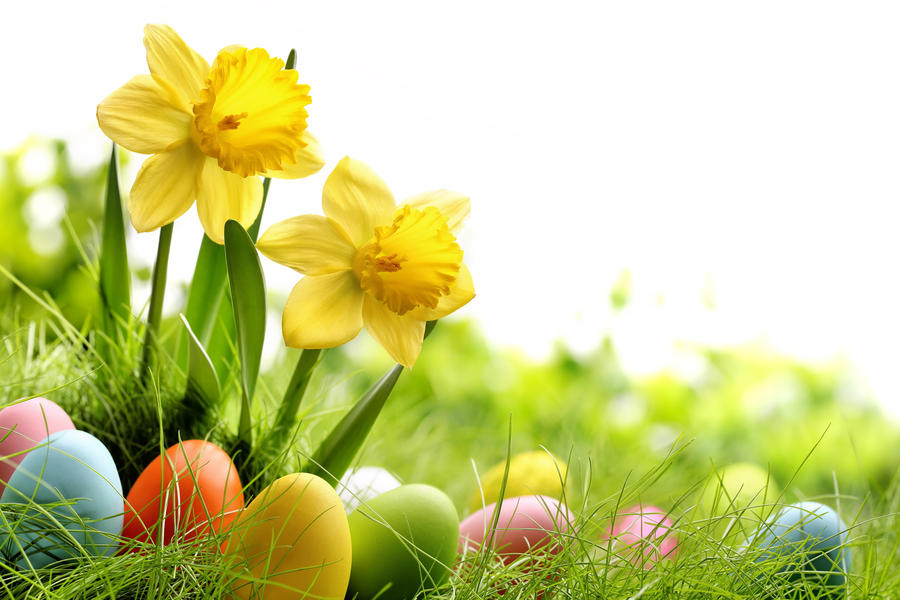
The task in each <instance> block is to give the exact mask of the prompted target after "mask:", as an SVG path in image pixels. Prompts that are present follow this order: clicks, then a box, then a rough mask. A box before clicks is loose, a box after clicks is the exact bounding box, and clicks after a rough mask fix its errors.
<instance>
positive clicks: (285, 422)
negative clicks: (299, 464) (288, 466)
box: [269, 348, 322, 448]
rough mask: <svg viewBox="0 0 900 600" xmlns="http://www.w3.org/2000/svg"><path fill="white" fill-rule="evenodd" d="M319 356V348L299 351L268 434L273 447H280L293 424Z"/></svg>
mask: <svg viewBox="0 0 900 600" xmlns="http://www.w3.org/2000/svg"><path fill="white" fill-rule="evenodd" d="M321 356H322V350H321V349H319V348H312V349H306V350H303V351H302V352H301V353H300V357H299V358H298V359H297V366H296V367H294V374H293V375H292V376H291V381H290V383H288V386H287V389H286V390H285V392H284V398H283V399H282V400H281V406H279V407H278V415H277V416H276V417H275V423H274V425H273V427H272V429H271V432H270V434H269V435H270V441H271V444H272V447H273V448H280V447H281V445H282V444H283V443H284V440H285V438H286V437H287V434H288V432H289V431H290V430H291V428H292V427H293V426H294V422H295V420H296V418H297V411H299V410H300V403H301V402H302V401H303V395H304V394H305V393H306V387H307V386H308V385H309V380H310V378H311V377H312V373H313V370H314V369H315V367H316V365H317V364H319V358H320V357H321Z"/></svg>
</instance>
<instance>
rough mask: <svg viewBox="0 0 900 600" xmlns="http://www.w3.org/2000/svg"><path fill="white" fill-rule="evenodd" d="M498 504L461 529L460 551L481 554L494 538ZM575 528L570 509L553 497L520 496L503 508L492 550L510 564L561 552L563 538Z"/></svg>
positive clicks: (469, 519)
mask: <svg viewBox="0 0 900 600" xmlns="http://www.w3.org/2000/svg"><path fill="white" fill-rule="evenodd" d="M496 506H497V505H496V503H494V504H489V505H488V506H486V507H484V508H483V509H481V510H479V511H476V512H475V513H473V514H471V515H469V516H468V517H466V518H465V519H464V520H463V522H462V523H460V525H459V551H460V552H464V551H465V552H472V551H478V550H479V549H480V548H481V547H482V546H483V545H484V544H486V543H487V538H489V537H490V529H489V528H490V524H491V519H492V518H493V516H494V511H495V509H496ZM571 528H572V516H571V514H569V510H568V509H567V508H566V506H565V505H564V504H562V503H560V502H559V501H557V500H556V499H555V498H551V497H549V496H518V497H516V498H507V499H505V500H504V501H503V502H502V503H501V504H500V516H499V518H498V519H497V525H496V528H495V530H494V533H493V541H492V548H493V549H494V550H495V551H496V552H497V554H498V555H499V556H500V557H501V558H502V559H503V562H504V563H507V564H508V563H510V562H512V561H513V560H515V559H516V558H518V557H519V556H521V555H523V554H525V553H527V552H535V551H536V550H538V549H542V548H543V549H544V550H545V551H547V552H549V553H554V554H555V553H557V552H559V550H560V547H561V545H560V541H561V537H562V535H563V534H565V533H566V532H567V531H569V529H571Z"/></svg>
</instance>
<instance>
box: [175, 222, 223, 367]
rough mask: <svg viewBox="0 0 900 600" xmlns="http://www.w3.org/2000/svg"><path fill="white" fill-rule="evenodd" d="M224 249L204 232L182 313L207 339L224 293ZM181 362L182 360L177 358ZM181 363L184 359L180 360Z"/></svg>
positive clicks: (199, 336) (193, 327)
mask: <svg viewBox="0 0 900 600" xmlns="http://www.w3.org/2000/svg"><path fill="white" fill-rule="evenodd" d="M225 278H226V271H225V250H224V249H223V248H222V246H221V245H219V244H217V243H215V242H214V241H212V240H211V239H209V237H208V236H207V235H206V234H204V235H203V241H202V242H201V243H200V251H199V252H198V253H197V263H196V265H195V266H194V276H193V277H192V278H191V288H190V290H189V291H188V301H187V306H186V307H185V309H184V316H185V318H186V319H187V321H188V323H190V325H191V329H192V330H193V331H194V333H195V334H196V336H197V339H198V340H199V341H200V342H201V343H203V344H207V343H209V338H210V336H211V335H212V330H213V325H214V324H215V322H216V315H217V314H218V310H219V305H220V303H221V302H222V296H223V295H224V293H225ZM179 362H181V361H179ZM181 364H183V362H181Z"/></svg>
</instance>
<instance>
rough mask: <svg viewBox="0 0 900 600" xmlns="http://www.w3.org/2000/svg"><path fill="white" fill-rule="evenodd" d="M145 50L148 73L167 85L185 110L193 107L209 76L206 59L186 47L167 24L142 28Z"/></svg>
mask: <svg viewBox="0 0 900 600" xmlns="http://www.w3.org/2000/svg"><path fill="white" fill-rule="evenodd" d="M144 47H145V48H146V49H147V66H149V67H150V73H151V74H152V75H154V76H156V77H162V78H163V79H165V80H166V81H167V82H169V83H170V84H171V85H172V87H173V88H174V89H175V90H176V91H177V92H178V95H179V97H180V98H181V99H182V101H183V102H184V107H185V108H187V107H189V105H191V104H193V103H194V101H195V100H197V98H198V97H199V95H200V90H201V89H202V88H203V86H204V84H205V82H206V78H207V76H209V63H208V62H206V59H204V58H203V57H202V56H200V55H199V54H197V53H196V52H194V51H193V50H192V49H191V47H190V46H188V45H187V44H185V43H184V40H182V39H181V37H179V35H178V34H177V33H175V30H174V29H172V28H171V27H169V26H168V25H147V26H146V27H144Z"/></svg>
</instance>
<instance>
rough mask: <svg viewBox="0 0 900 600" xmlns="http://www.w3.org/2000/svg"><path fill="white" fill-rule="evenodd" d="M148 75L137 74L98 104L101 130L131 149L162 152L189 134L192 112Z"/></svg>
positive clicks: (186, 137) (144, 152)
mask: <svg viewBox="0 0 900 600" xmlns="http://www.w3.org/2000/svg"><path fill="white" fill-rule="evenodd" d="M166 85H167V84H166V83H164V82H163V83H157V82H156V81H155V80H154V79H153V77H151V76H149V75H138V76H137V77H133V78H132V79H131V80H130V81H129V82H128V83H126V84H125V85H123V86H122V87H120V88H119V89H117V90H116V91H115V92H113V93H112V94H110V95H109V96H107V97H106V98H104V100H103V101H102V102H101V103H100V104H99V106H97V122H98V123H99V124H100V129H102V130H103V133H105V134H106V136H107V137H108V138H110V139H111V140H112V141H114V142H115V143H117V144H119V145H120V146H122V147H123V148H127V149H128V150H131V151H132V152H139V153H141V154H157V153H159V152H165V151H166V150H168V149H170V148H172V147H173V146H175V145H176V144H179V143H183V142H185V141H186V140H188V139H190V136H191V119H192V115H190V114H189V113H187V112H185V111H183V110H181V109H180V108H178V107H177V106H175V105H174V104H173V102H172V97H173V94H174V92H172V90H171V89H168V90H167V89H165V86H166Z"/></svg>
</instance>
